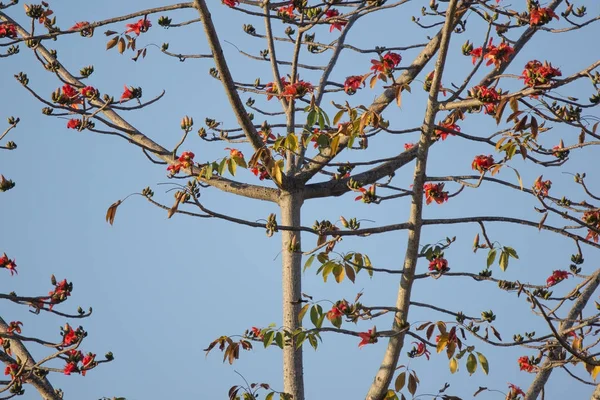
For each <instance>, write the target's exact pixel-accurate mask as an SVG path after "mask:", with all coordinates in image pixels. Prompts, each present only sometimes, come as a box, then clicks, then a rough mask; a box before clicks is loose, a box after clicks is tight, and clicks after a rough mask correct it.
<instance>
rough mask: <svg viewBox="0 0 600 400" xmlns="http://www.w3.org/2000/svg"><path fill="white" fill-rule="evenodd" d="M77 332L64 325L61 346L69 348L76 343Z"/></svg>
mask: <svg viewBox="0 0 600 400" xmlns="http://www.w3.org/2000/svg"><path fill="white" fill-rule="evenodd" d="M78 330H79V329H78ZM78 330H77V331H78ZM77 331H74V330H73V328H71V327H70V326H69V324H66V325H65V328H64V334H63V346H70V345H72V344H73V343H75V342H76V341H77V339H78V336H77Z"/></svg>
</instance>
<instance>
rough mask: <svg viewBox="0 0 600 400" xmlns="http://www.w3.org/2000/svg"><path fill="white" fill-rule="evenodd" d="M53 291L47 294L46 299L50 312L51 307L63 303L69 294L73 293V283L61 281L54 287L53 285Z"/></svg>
mask: <svg viewBox="0 0 600 400" xmlns="http://www.w3.org/2000/svg"><path fill="white" fill-rule="evenodd" d="M54 286H55V287H54V290H53V291H51V292H48V296H49V297H48V299H49V300H50V307H49V308H50V309H51V310H52V307H54V305H55V304H59V303H62V302H63V301H65V300H66V299H67V297H69V296H70V295H71V292H72V291H73V283H71V282H68V283H67V280H66V279H63V280H62V281H60V282H58V283H57V284H56V285H54Z"/></svg>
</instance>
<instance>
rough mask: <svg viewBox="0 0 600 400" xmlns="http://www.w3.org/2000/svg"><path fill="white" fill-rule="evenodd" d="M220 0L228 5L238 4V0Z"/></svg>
mask: <svg viewBox="0 0 600 400" xmlns="http://www.w3.org/2000/svg"><path fill="white" fill-rule="evenodd" d="M221 2H222V3H223V4H225V5H226V6H229V7H235V6H237V5H238V4H240V2H239V0H221Z"/></svg>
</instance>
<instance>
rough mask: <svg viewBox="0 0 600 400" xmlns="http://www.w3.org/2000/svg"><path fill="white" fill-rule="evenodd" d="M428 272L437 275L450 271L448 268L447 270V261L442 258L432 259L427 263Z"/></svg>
mask: <svg viewBox="0 0 600 400" xmlns="http://www.w3.org/2000/svg"><path fill="white" fill-rule="evenodd" d="M429 270H430V271H432V272H437V273H439V274H443V273H444V272H448V271H450V268H448V260H446V259H445V258H443V257H436V258H434V259H432V260H431V261H429Z"/></svg>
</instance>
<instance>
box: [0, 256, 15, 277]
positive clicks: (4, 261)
mask: <svg viewBox="0 0 600 400" xmlns="http://www.w3.org/2000/svg"><path fill="white" fill-rule="evenodd" d="M0 268H6V269H7V270H9V271H10V275H11V276H12V275H14V274H18V273H17V264H16V263H15V260H11V259H10V258H8V256H7V255H6V253H4V254H3V255H2V257H0Z"/></svg>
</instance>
